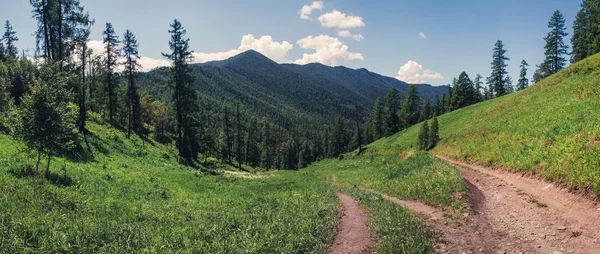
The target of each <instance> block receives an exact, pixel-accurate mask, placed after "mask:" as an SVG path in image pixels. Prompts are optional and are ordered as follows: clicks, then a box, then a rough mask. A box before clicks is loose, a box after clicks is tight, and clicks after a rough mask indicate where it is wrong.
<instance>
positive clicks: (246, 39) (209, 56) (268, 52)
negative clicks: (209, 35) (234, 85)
mask: <svg viewBox="0 0 600 254" xmlns="http://www.w3.org/2000/svg"><path fill="white" fill-rule="evenodd" d="M292 48H294V45H292V44H291V43H289V42H287V41H282V42H276V41H273V37H271V36H269V35H265V36H262V37H260V38H259V39H257V38H255V37H254V35H252V34H248V35H244V36H243V37H242V42H241V43H240V46H239V47H238V48H237V49H232V50H228V51H225V52H215V53H193V56H194V62H196V63H204V62H209V61H216V60H225V59H227V58H230V57H232V56H235V55H237V54H239V53H242V52H245V51H248V50H251V49H253V50H256V51H258V52H260V53H261V54H263V55H265V56H266V57H268V58H271V59H272V60H273V61H275V62H280V63H281V62H289V60H287V58H286V57H287V53H288V52H289V51H290V50H292Z"/></svg>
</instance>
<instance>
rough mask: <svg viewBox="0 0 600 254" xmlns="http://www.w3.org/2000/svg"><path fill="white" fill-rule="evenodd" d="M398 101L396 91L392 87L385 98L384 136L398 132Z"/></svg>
mask: <svg viewBox="0 0 600 254" xmlns="http://www.w3.org/2000/svg"><path fill="white" fill-rule="evenodd" d="M399 100H400V97H399V95H398V90H397V89H396V88H395V87H392V89H390V91H389V92H388V93H387V95H386V96H385V119H384V132H385V135H386V136H389V135H392V134H394V133H396V132H398V131H399V130H400V119H399V118H398V106H399Z"/></svg>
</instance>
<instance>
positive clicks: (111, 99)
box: [102, 23, 119, 123]
mask: <svg viewBox="0 0 600 254" xmlns="http://www.w3.org/2000/svg"><path fill="white" fill-rule="evenodd" d="M102 34H103V36H104V41H103V42H104V50H105V51H104V52H105V57H104V67H105V68H106V70H107V72H106V95H107V96H108V112H109V120H110V122H111V123H114V117H115V113H116V110H117V85H118V84H119V80H118V78H117V74H116V73H115V69H116V68H117V64H118V63H117V58H118V57H119V49H118V44H119V37H118V36H117V34H116V33H115V29H114V28H113V26H112V24H111V23H106V30H104V32H103V33H102Z"/></svg>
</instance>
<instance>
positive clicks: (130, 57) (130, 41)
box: [122, 29, 143, 137]
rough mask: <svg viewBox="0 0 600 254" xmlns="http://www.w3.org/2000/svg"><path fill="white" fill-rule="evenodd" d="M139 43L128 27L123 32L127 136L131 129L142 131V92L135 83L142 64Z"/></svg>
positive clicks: (136, 131) (137, 131)
mask: <svg viewBox="0 0 600 254" xmlns="http://www.w3.org/2000/svg"><path fill="white" fill-rule="evenodd" d="M138 47H139V44H138V42H137V40H136V38H135V35H134V34H133V33H132V32H131V31H130V30H129V29H127V31H125V33H124V34H123V57H125V61H124V62H123V63H122V64H123V66H124V67H125V69H124V70H123V75H124V76H126V77H127V84H128V85H127V137H129V136H130V135H131V130H132V129H133V131H134V132H135V133H138V134H139V133H140V131H141V129H142V126H143V125H142V122H141V115H142V114H141V112H140V111H141V106H140V94H139V93H138V91H137V86H136V84H135V74H136V72H137V71H138V68H141V67H142V66H141V65H140V64H139V62H138V60H139V59H140V55H139V52H138Z"/></svg>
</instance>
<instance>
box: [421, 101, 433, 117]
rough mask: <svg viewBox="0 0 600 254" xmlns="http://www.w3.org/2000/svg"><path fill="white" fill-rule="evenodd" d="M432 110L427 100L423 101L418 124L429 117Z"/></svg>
mask: <svg viewBox="0 0 600 254" xmlns="http://www.w3.org/2000/svg"><path fill="white" fill-rule="evenodd" d="M431 114H432V109H431V104H430V103H429V100H425V103H424V104H423V109H422V110H421V115H420V116H419V122H423V121H425V120H427V119H429V118H430V117H431Z"/></svg>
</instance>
